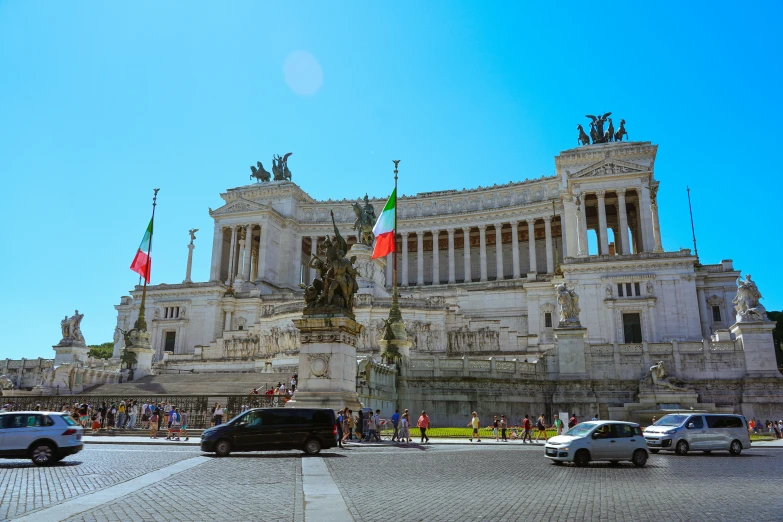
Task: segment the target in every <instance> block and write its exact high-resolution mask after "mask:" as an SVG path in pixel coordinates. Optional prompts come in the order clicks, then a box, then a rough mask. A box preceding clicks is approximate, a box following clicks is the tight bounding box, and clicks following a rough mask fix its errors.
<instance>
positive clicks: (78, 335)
mask: <svg viewBox="0 0 783 522" xmlns="http://www.w3.org/2000/svg"><path fill="white" fill-rule="evenodd" d="M83 318H84V314H80V313H79V310H76V311H75V312H74V314H73V315H72V316H71V317H68V316H67V315H66V316H65V318H64V319H63V320H62V321H60V328H61V329H62V332H63V338H62V340H61V341H60V344H74V343H76V344H80V343H81V344H84V336H83V335H82V331H81V328H79V326H80V325H81V323H82V319H83Z"/></svg>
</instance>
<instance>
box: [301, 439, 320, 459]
mask: <svg viewBox="0 0 783 522" xmlns="http://www.w3.org/2000/svg"><path fill="white" fill-rule="evenodd" d="M304 452H305V453H307V454H308V455H318V454H319V453H321V443H320V442H319V441H318V439H310V440H308V441H307V442H305V445H304Z"/></svg>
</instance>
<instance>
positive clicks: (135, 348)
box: [125, 330, 155, 380]
mask: <svg viewBox="0 0 783 522" xmlns="http://www.w3.org/2000/svg"><path fill="white" fill-rule="evenodd" d="M151 336H152V334H151V333H149V332H146V331H139V330H132V331H131V333H130V340H131V345H130V346H127V347H126V348H125V349H126V350H128V351H129V352H133V353H135V354H136V366H135V367H134V369H133V379H134V380H135V379H139V378H141V377H145V376H147V375H151V374H152V356H153V355H155V350H153V349H152V348H151V347H150V337H151Z"/></svg>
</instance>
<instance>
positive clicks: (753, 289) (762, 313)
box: [732, 274, 768, 323]
mask: <svg viewBox="0 0 783 522" xmlns="http://www.w3.org/2000/svg"><path fill="white" fill-rule="evenodd" d="M759 299H761V292H759V289H758V287H757V286H756V283H755V281H753V280H752V279H751V278H750V274H748V275H746V276H745V280H744V281H743V280H742V278H737V297H735V298H734V300H733V301H732V303H734V309H735V310H737V322H738V323H740V322H749V321H767V320H768V319H767V309H766V308H764V305H762V304H761V303H759Z"/></svg>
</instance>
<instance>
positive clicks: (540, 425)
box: [536, 413, 547, 442]
mask: <svg viewBox="0 0 783 522" xmlns="http://www.w3.org/2000/svg"><path fill="white" fill-rule="evenodd" d="M536 429H537V430H538V433H536V442H538V437H540V436H541V434H543V435H544V442H546V440H547V434H546V419H544V414H543V413H542V414H541V415H539V416H538V420H537V421H536Z"/></svg>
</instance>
